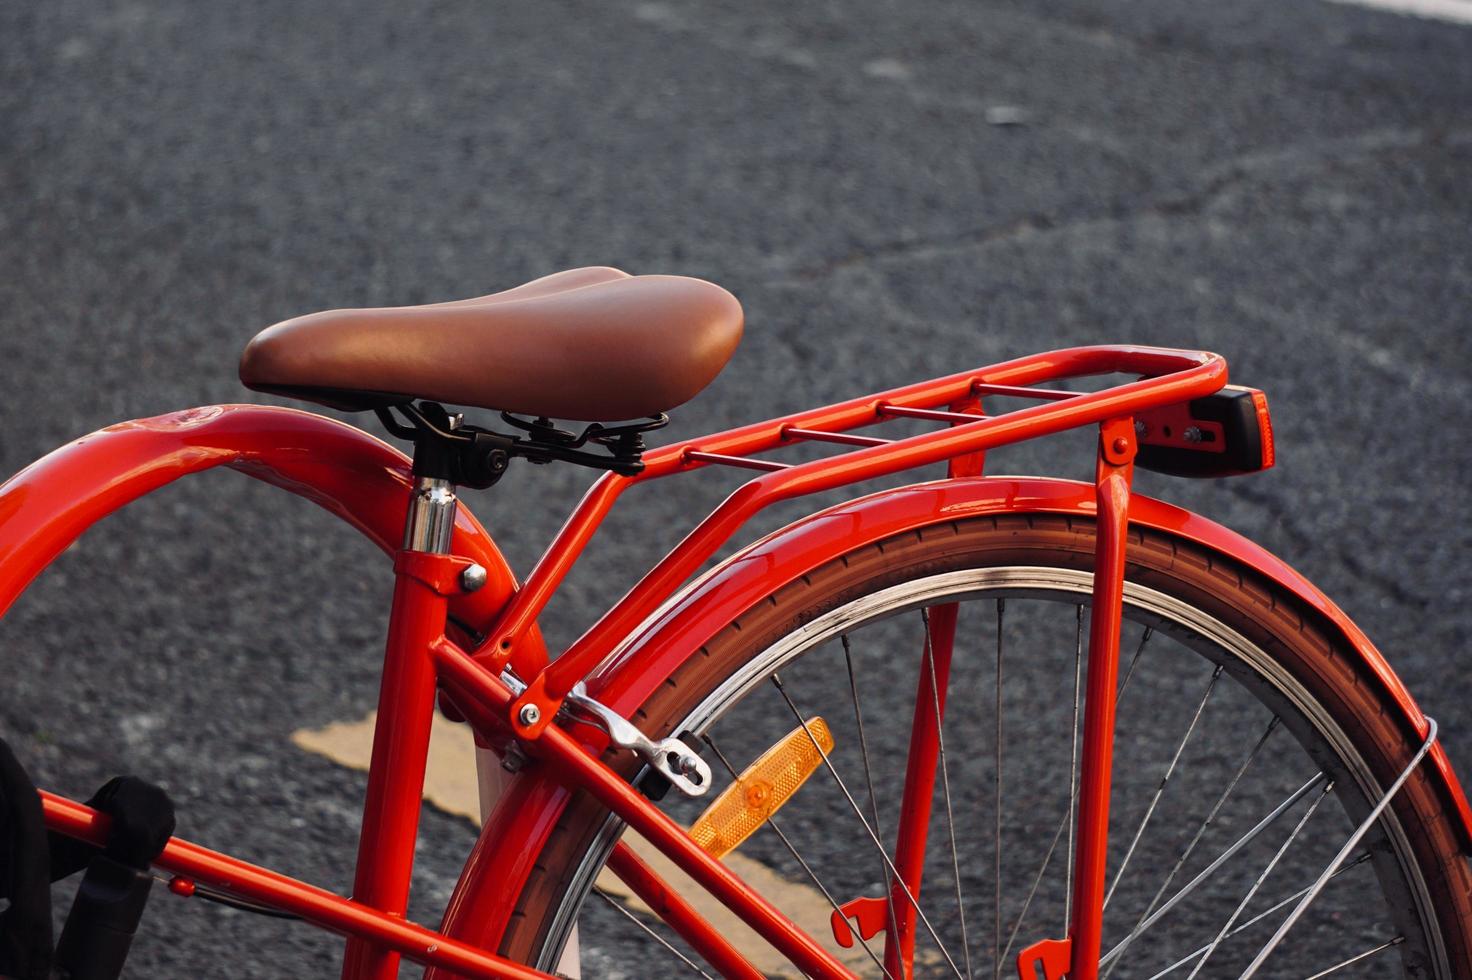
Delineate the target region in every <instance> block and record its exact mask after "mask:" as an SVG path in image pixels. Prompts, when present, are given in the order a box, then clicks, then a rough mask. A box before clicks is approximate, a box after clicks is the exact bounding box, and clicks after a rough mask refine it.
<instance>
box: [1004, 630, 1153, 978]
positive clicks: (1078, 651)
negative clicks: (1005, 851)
mask: <svg viewBox="0 0 1472 980" xmlns="http://www.w3.org/2000/svg"><path fill="white" fill-rule="evenodd" d="M1073 613H1074V616H1073V620H1074V624H1073V725H1072V727H1071V728H1070V730H1069V734H1070V736H1071V738H1072V748H1071V749H1070V751H1069V757H1068V868H1067V870H1066V872H1065V875H1066V878H1065V880H1064V882H1063V931H1064V933H1065V934H1066V933H1067V932H1068V929H1069V927H1070V926H1071V925H1072V923H1073V907H1072V906H1073V832H1074V826H1073V816H1074V811H1075V810H1076V809H1077V808H1078V715H1079V705H1080V699H1079V692H1080V691H1081V690H1082V686H1083V679H1084V604H1083V603H1082V602H1080V603H1079V604H1078V606H1076V607H1075V608H1074V610H1073ZM1147 632H1148V631H1147ZM1135 657H1136V659H1138V658H1139V653H1138V651H1137V652H1136V654H1135ZM1130 668H1131V669H1133V668H1134V661H1133V660H1132V661H1131V662H1130ZM1124 682H1125V683H1126V684H1128V683H1129V682H1130V675H1129V673H1128V672H1126V674H1125V675H1124ZM1114 704H1115V708H1116V710H1117V709H1118V707H1119V698H1118V696H1116V697H1115V699H1114ZM1053 841H1054V843H1055V844H1056V843H1057V841H1058V838H1057V836H1056V835H1055V836H1054V838H1053ZM1052 856H1053V848H1051V847H1050V848H1048V854H1047V857H1044V858H1043V867H1044V868H1046V867H1047V866H1048V858H1051V857H1052ZM1038 879H1039V880H1042V871H1041V870H1039V872H1038ZM1032 887H1033V891H1037V887H1038V886H1037V883H1036V882H1034V883H1033V886H1032ZM1031 898H1032V895H1028V899H1029V900H1031ZM1023 910H1024V911H1026V906H1023ZM1017 924H1018V925H1021V924H1022V920H1021V919H1018V920H1017ZM1011 951H1012V944H1011V943H1010V942H1008V943H1007V952H1011ZM1006 958H1007V954H1006V953H1003V954H1002V959H1004V960H1005V959H1006Z"/></svg>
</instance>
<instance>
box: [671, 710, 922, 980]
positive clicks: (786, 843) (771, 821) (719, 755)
mask: <svg viewBox="0 0 1472 980" xmlns="http://www.w3.org/2000/svg"><path fill="white" fill-rule="evenodd" d="M700 738H701V741H703V742H704V743H705V744H706V745H709V746H710V750H711V751H712V752H714V753H715V754H716V759H718V760H719V761H720V763H721V765H722V766H724V767H725V769H726V771H727V772H729V773H730V774H731V778H732V779H740V778H741V777H740V775H739V774H738V773H737V772H736V770H735V769H734V768H733V767H732V766H731V763H730V761H729V760H728V759H727V758H726V754H725V753H724V752H722V751H721V750H720V747H719V746H717V745H716V743H715V740H714V739H713V738H711V737H710V735H709V734H706V735H702V736H701V737H700ZM762 826H764V827H770V828H771V829H772V833H774V834H776V835H777V839H778V840H780V841H781V842H782V846H783V847H785V848H787V853H789V854H791V855H792V858H793V860H794V861H796V862H797V863H798V865H799V866H801V867H802V870H803V872H804V873H805V874H806V875H807V876H808V880H809V881H811V882H812V883H813V887H815V888H817V889H818V891H820V892H822V893H823V897H824V898H826V899H827V900H828V904H829V905H830V906H832V908H833V911H835V912H837V913H838V915H839V916H840V917H842V916H843V909H841V908H839V906H838V900H837V899H835V898H834V897H833V893H832V892H830V891H829V890H828V888H827V886H826V885H824V884H823V882H822V881H821V880H819V878H818V873H817V872H816V871H814V870H813V869H812V867H811V866H810V865H809V864H808V863H807V861H805V860H803V856H802V855H801V854H799V853H798V852H797V848H796V847H793V846H792V841H790V840H788V839H787V835H786V834H784V833H783V832H782V828H781V827H779V826H777V818H776V817H775V816H769V817H767V819H766V820H765V821H764V822H763V824H762ZM853 936H854V938H855V939H857V940H858V941H859V945H860V946H862V947H864V952H866V953H868V954H869V959H871V960H873V961H874V964H875V965H876V966H878V967H879V969H880V970H881V971H883V973H884V975H885V976H886V977H888V978H889V980H894V975H893V974H891V973H890V972H889V971H888V970H886V969H885V968H884V964H883V963H882V962H881V961H880V959H879V957H878V956H877V955H876V954H875V953H874V950H873V948H871V947H870V946H869V944H868V942H866V941H865V940H864V937H863V936H862V935H860V934H859V933H858V931H857V930H855V931H854V933H853Z"/></svg>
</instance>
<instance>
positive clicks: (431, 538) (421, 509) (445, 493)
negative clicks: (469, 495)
mask: <svg viewBox="0 0 1472 980" xmlns="http://www.w3.org/2000/svg"><path fill="white" fill-rule="evenodd" d="M457 507H458V501H457V498H456V496H455V484H453V483H451V482H450V481H449V480H446V479H444V478H442V477H438V476H419V475H418V474H416V475H415V477H414V489H413V490H412V491H410V497H409V511H408V513H407V514H406V515H405V517H404V550H405V551H423V552H428V553H429V554H432V555H447V554H449V553H450V535H451V533H452V532H453V531H454V529H455V511H456V509H457Z"/></svg>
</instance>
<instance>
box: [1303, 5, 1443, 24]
mask: <svg viewBox="0 0 1472 980" xmlns="http://www.w3.org/2000/svg"><path fill="white" fill-rule="evenodd" d="M1329 2H1330V3H1352V4H1356V5H1357V6H1360V7H1377V8H1379V9H1381V10H1389V11H1393V12H1394V13H1398V14H1410V15H1411V16H1412V17H1427V18H1430V19H1432V20H1449V21H1454V22H1456V23H1459V24H1472V0H1329Z"/></svg>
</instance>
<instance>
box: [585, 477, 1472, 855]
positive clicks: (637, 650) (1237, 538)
mask: <svg viewBox="0 0 1472 980" xmlns="http://www.w3.org/2000/svg"><path fill="white" fill-rule="evenodd" d="M1029 512H1031V513H1051V514H1073V515H1079V516H1086V517H1093V516H1094V488H1093V486H1092V485H1091V484H1085V483H1074V482H1071V481H1065V480H1051V479H1042V478H1026V477H1018V478H985V477H983V478H974V479H958V480H944V481H938V482H935V483H926V484H919V485H915V486H909V487H902V488H899V489H896V490H887V491H883V492H881V493H877V494H874V495H872V496H868V497H863V498H860V499H858V500H853V501H850V502H848V503H844V504H839V505H837V506H835V507H831V508H829V509H827V510H824V511H821V512H819V513H817V514H814V515H812V516H811V517H807V518H804V519H803V520H800V521H797V522H796V523H794V524H790V525H788V526H787V527H785V528H783V529H781V530H779V531H777V532H775V533H773V534H771V535H768V536H767V537H765V538H763V539H762V540H760V541H758V542H756V543H755V544H753V545H751V546H750V547H748V548H746V549H744V550H743V551H741V552H739V553H737V554H735V555H733V556H732V557H731V558H730V559H728V560H727V561H725V562H724V563H722V564H721V565H719V566H717V567H716V568H714V569H712V570H711V571H710V572H708V573H707V574H705V575H703V576H702V577H701V578H699V579H698V580H697V581H695V582H694V583H692V584H691V585H690V586H688V587H687V588H686V589H685V590H684V591H682V592H681V593H680V595H679V596H677V597H676V598H675V599H673V600H672V601H670V602H668V603H666V604H665V605H664V607H663V608H662V609H661V610H660V611H659V612H658V613H656V614H655V615H654V616H652V617H651V618H650V619H649V621H647V622H646V623H645V624H644V625H643V626H641V627H640V629H639V630H637V631H636V632H635V633H634V635H633V636H632V637H631V638H630V639H629V640H628V641H626V642H625V643H623V644H622V645H621V646H620V647H619V648H618V650H616V651H615V652H614V653H613V654H612V655H611V656H610V657H609V658H608V659H606V660H605V661H604V662H603V664H601V665H600V666H599V668H598V669H597V670H596V671H594V673H593V674H592V675H591V676H590V678H589V680H588V687H589V689H590V690H591V691H592V692H594V693H595V694H596V695H597V696H598V698H599V700H601V701H603V702H604V703H605V704H608V705H610V706H611V707H614V708H615V709H616V710H619V711H621V712H623V713H625V714H628V713H629V712H632V711H633V710H634V709H635V708H637V707H638V706H639V705H640V704H642V703H643V702H644V700H645V699H646V698H647V697H648V696H649V694H650V693H651V691H652V690H653V689H654V687H655V686H656V685H658V684H659V683H660V682H661V681H662V680H663V679H664V678H665V677H668V676H669V675H670V674H671V673H672V672H673V671H674V670H675V669H676V668H677V667H678V666H679V665H680V664H681V663H683V662H684V661H685V659H686V658H687V657H689V656H691V655H692V654H693V653H695V652H696V651H698V650H699V649H700V647H701V646H702V645H703V644H705V643H706V642H707V641H709V639H710V638H711V637H712V636H713V635H715V633H716V631H718V630H719V629H721V627H723V626H725V625H726V624H727V623H729V622H730V621H731V620H733V619H735V618H737V617H738V616H739V615H740V614H741V613H742V612H744V611H745V610H746V609H747V608H749V607H750V606H751V605H752V604H753V603H754V602H757V601H760V600H762V599H764V598H765V597H766V596H767V595H768V594H769V593H771V592H772V591H774V590H776V589H778V588H780V587H782V586H783V585H785V584H787V583H788V582H791V581H793V580H794V579H796V578H798V577H799V576H801V575H803V574H805V573H807V572H810V571H812V570H813V569H814V568H817V567H818V566H820V565H822V564H824V563H826V562H828V561H832V560H834V559H836V558H837V557H838V556H840V555H842V554H844V553H846V552H848V551H850V550H852V549H854V548H857V547H860V546H862V545H864V544H866V543H868V542H872V541H876V540H881V539H883V538H887V537H891V536H893V535H896V534H901V533H904V532H906V531H912V530H914V529H916V528H920V527H924V526H926V525H930V524H937V523H942V522H947V521H954V520H958V519H963V518H967V517H975V516H981V515H986V514H1000V513H1029ZM1130 521H1131V522H1132V523H1134V524H1140V525H1144V526H1146V527H1150V528H1154V529H1156V530H1159V531H1164V532H1167V533H1170V534H1175V535H1179V536H1180V537H1182V538H1185V539H1187V540H1189V541H1192V542H1195V543H1197V544H1199V545H1202V546H1203V547H1206V548H1209V549H1211V550H1212V551H1215V552H1218V553H1220V554H1222V555H1224V556H1226V557H1229V558H1231V559H1234V560H1236V561H1238V562H1241V563H1243V564H1246V565H1249V566H1251V567H1253V568H1255V569H1257V570H1258V571H1259V572H1261V573H1262V574H1264V575H1266V576H1268V577H1269V578H1271V579H1272V580H1274V581H1275V582H1277V583H1278V584H1279V585H1280V586H1282V587H1283V588H1284V589H1287V590H1288V591H1289V592H1291V593H1293V594H1294V595H1295V596H1297V597H1298V598H1299V599H1300V600H1302V601H1303V602H1304V603H1305V604H1306V605H1307V606H1309V607H1310V608H1312V609H1314V610H1317V611H1318V613H1319V614H1320V615H1321V616H1322V617H1323V620H1324V623H1325V624H1326V625H1327V626H1328V627H1329V628H1330V629H1333V630H1335V631H1337V632H1338V633H1339V634H1340V635H1341V636H1342V637H1343V639H1344V641H1345V643H1346V644H1347V646H1348V647H1349V648H1350V649H1352V650H1354V651H1355V652H1356V653H1357V654H1358V655H1359V657H1360V659H1361V661H1362V663H1363V664H1364V666H1365V667H1366V668H1367V671H1368V673H1369V675H1370V676H1371V677H1373V678H1374V679H1375V681H1376V683H1378V684H1379V685H1380V686H1381V687H1382V688H1383V689H1384V691H1385V693H1386V694H1387V696H1388V697H1389V698H1390V699H1391V701H1392V702H1393V703H1394V704H1395V705H1396V707H1397V709H1398V710H1399V711H1400V712H1401V714H1402V715H1403V717H1404V719H1405V721H1406V723H1407V725H1408V726H1409V727H1410V728H1411V729H1412V730H1413V731H1415V732H1416V733H1418V734H1419V735H1420V736H1421V737H1423V738H1424V737H1425V735H1426V733H1427V732H1428V730H1429V729H1428V727H1427V722H1426V717H1425V716H1424V715H1423V714H1422V713H1421V709H1420V708H1419V707H1417V705H1416V702H1415V700H1414V699H1413V698H1412V697H1411V695H1410V692H1409V691H1408V690H1407V689H1406V687H1405V685H1404V684H1402V683H1401V680H1400V678H1399V677H1397V676H1396V674H1395V671H1394V670H1393V669H1392V668H1391V666H1390V664H1389V663H1387V662H1386V660H1385V658H1384V656H1382V655H1381V653H1380V651H1379V650H1377V649H1375V646H1374V644H1372V643H1371V642H1370V641H1369V639H1368V638H1367V637H1366V636H1365V634H1364V633H1363V632H1362V631H1361V630H1360V629H1359V627H1357V626H1356V625H1355V624H1354V623H1353V622H1352V621H1351V620H1350V619H1349V617H1348V616H1346V615H1345V614H1344V611H1343V610H1341V609H1340V608H1339V607H1338V606H1337V605H1335V604H1334V603H1333V602H1332V601H1331V600H1330V599H1329V598H1328V597H1327V596H1325V595H1324V594H1323V593H1322V592H1320V591H1319V590H1318V589H1317V588H1315V587H1314V586H1313V585H1312V584H1310V583H1309V582H1308V580H1307V579H1305V578H1304V577H1303V576H1302V575H1300V574H1298V573H1297V572H1295V571H1294V570H1293V569H1292V568H1290V567H1289V566H1288V565H1286V564H1285V563H1284V562H1282V561H1281V560H1280V559H1278V558H1276V557H1275V556H1273V555H1272V554H1270V553H1268V552H1267V551H1265V550H1264V549H1263V548H1261V547H1259V546H1258V545H1256V544H1253V543H1252V542H1251V541H1249V540H1247V539H1246V538H1244V537H1242V536H1241V535H1240V534H1237V533H1236V532H1234V531H1231V530H1228V529H1227V528H1225V527H1222V526H1221V525H1220V524H1217V523H1215V522H1213V521H1209V520H1207V519H1206V518H1204V517H1201V516H1199V515H1197V514H1193V513H1191V512H1189V511H1185V510H1182V509H1181V508H1179V507H1174V506H1172V505H1170V504H1167V503H1163V502H1161V501H1159V500H1155V499H1153V498H1150V497H1145V496H1140V495H1135V496H1134V497H1132V498H1131V502H1130ZM1429 757H1430V759H1431V761H1432V763H1433V765H1434V768H1435V771H1436V773H1437V776H1438V779H1439V780H1440V782H1441V785H1442V787H1443V789H1444V791H1445V794H1446V799H1447V800H1448V802H1449V803H1450V804H1451V806H1452V807H1453V808H1454V809H1455V810H1456V812H1457V813H1458V814H1459V815H1460V816H1461V824H1462V829H1463V831H1464V843H1467V844H1469V845H1472V809H1469V807H1468V804H1467V798H1466V796H1465V794H1464V793H1463V792H1462V788H1461V786H1460V784H1459V783H1458V781H1457V777H1456V774H1455V773H1454V772H1453V771H1452V768H1451V763H1450V762H1449V761H1448V760H1447V757H1446V753H1445V751H1444V750H1443V748H1442V746H1441V744H1440V743H1438V744H1436V745H1434V746H1432V749H1431V752H1430V753H1429Z"/></svg>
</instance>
